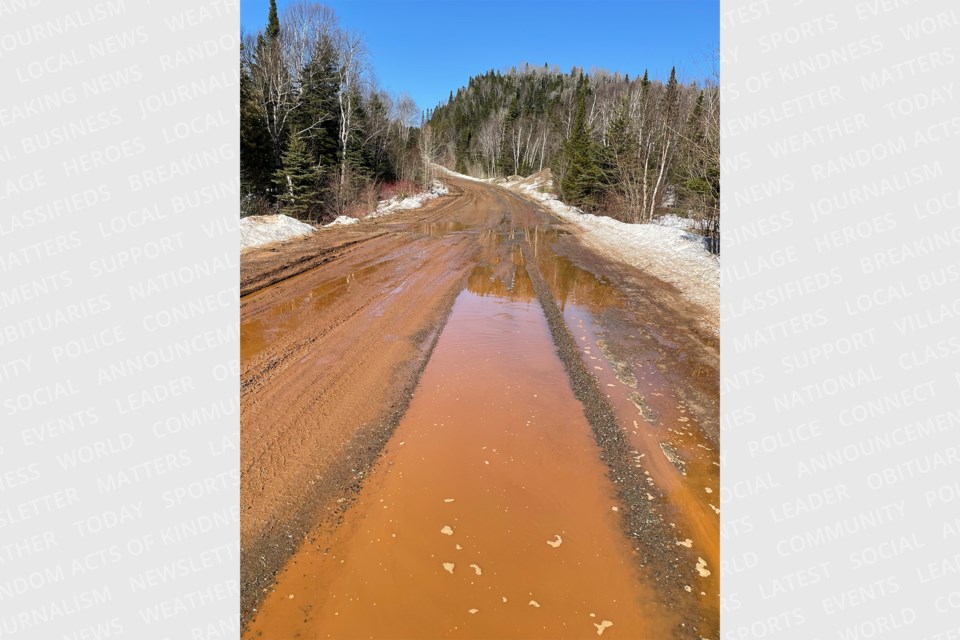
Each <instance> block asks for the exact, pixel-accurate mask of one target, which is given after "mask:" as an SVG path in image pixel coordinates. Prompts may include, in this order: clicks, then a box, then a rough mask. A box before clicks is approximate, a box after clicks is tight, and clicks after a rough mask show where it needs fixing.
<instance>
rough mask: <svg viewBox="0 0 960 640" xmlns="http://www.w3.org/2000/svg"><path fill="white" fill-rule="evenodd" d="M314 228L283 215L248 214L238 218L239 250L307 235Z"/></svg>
mask: <svg viewBox="0 0 960 640" xmlns="http://www.w3.org/2000/svg"><path fill="white" fill-rule="evenodd" d="M314 231H316V229H315V228H314V227H313V226H311V225H309V224H307V223H306V222H301V221H300V220H297V219H295V218H291V217H290V216H285V215H280V214H277V215H272V216H249V217H246V218H241V219H240V250H241V251H242V250H244V249H252V248H253V247H260V246H263V245H265V244H270V243H271V242H281V241H283V240H290V239H291V238H298V237H300V236H305V235H309V234H311V233H313V232H314Z"/></svg>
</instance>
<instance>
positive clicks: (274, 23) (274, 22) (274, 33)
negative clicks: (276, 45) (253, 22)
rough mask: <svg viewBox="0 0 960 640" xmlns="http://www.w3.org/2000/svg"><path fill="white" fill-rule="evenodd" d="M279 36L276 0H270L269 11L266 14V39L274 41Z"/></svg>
mask: <svg viewBox="0 0 960 640" xmlns="http://www.w3.org/2000/svg"><path fill="white" fill-rule="evenodd" d="M279 36H280V17H279V16H278V15H277V0H270V13H269V14H267V39H268V40H270V41H271V42H276V40H277V38H278V37H279Z"/></svg>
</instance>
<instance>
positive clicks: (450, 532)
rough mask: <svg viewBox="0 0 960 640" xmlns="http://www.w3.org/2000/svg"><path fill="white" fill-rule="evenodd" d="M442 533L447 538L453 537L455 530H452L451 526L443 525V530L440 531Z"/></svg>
mask: <svg viewBox="0 0 960 640" xmlns="http://www.w3.org/2000/svg"><path fill="white" fill-rule="evenodd" d="M440 533H442V534H443V535H445V536H452V535H453V529H451V528H450V525H448V524H445V525H443V528H442V529H440Z"/></svg>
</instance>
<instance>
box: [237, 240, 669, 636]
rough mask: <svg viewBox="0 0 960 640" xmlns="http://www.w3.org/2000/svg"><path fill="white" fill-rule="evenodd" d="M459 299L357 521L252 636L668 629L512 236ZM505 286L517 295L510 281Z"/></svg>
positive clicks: (316, 538) (273, 599) (325, 547)
mask: <svg viewBox="0 0 960 640" xmlns="http://www.w3.org/2000/svg"><path fill="white" fill-rule="evenodd" d="M492 242H494V243H495V244H499V247H500V259H499V260H497V259H496V256H493V255H491V256H486V258H487V260H486V261H485V263H484V264H481V265H479V266H478V267H477V268H476V269H475V270H474V272H473V274H471V276H470V282H471V284H470V286H469V291H464V292H462V293H461V294H460V295H459V297H458V298H457V300H456V302H455V304H454V307H453V310H452V312H451V314H450V318H449V320H448V322H447V324H446V326H445V328H444V329H443V332H442V333H441V335H440V338H439V341H438V342H437V345H436V348H435V350H434V352H433V355H432V356H431V358H430V361H429V363H428V364H427V366H426V368H425V370H424V372H423V376H422V378H421V379H420V383H419V385H418V386H417V390H416V392H415V394H414V397H413V399H412V401H411V403H410V406H409V408H408V410H407V412H406V414H405V415H404V417H403V419H402V421H401V423H400V425H399V426H398V427H397V430H396V432H395V434H394V435H393V437H392V439H391V440H390V444H389V445H388V448H387V451H386V452H385V454H384V457H383V459H382V460H381V462H380V464H379V465H378V466H377V467H376V468H375V469H374V471H373V473H372V474H371V475H370V477H369V478H368V479H367V480H366V481H365V483H364V485H363V488H362V490H361V491H360V494H359V496H358V497H357V503H356V504H355V506H353V507H352V508H351V509H350V510H349V511H348V512H347V513H346V514H345V516H344V517H345V524H344V525H343V526H341V527H339V528H338V529H336V530H333V531H332V532H330V533H328V532H324V531H318V532H316V533H315V534H314V535H313V536H311V537H310V539H309V541H308V542H307V543H305V544H304V545H303V547H302V548H301V549H300V551H299V552H298V553H297V555H296V556H294V558H293V559H292V561H291V562H290V563H289V564H288V565H287V569H286V570H285V571H284V573H283V574H281V576H280V577H279V580H278V582H277V586H276V588H275V589H274V590H273V591H272V592H271V593H270V594H269V595H268V596H267V599H266V600H265V602H264V604H263V605H262V607H261V608H260V612H259V613H258V615H257V617H256V618H255V619H254V620H253V621H252V623H251V626H250V628H249V629H248V630H247V633H246V634H245V635H244V637H245V638H247V639H249V640H252V639H254V638H260V637H262V638H273V639H279V638H296V637H303V638H359V637H364V638H381V639H389V640H393V639H397V638H437V639H439V638H503V639H504V640H506V639H509V638H516V639H528V638H563V637H595V636H596V635H597V627H598V623H600V627H601V628H602V629H606V628H607V627H611V628H610V629H609V631H608V633H609V637H611V638H617V637H620V638H665V637H669V629H671V628H673V627H675V626H676V624H677V620H676V617H675V615H674V613H673V612H672V611H669V610H664V608H663V607H662V605H661V604H660V602H659V597H658V593H657V592H656V590H655V585H654V583H653V581H652V579H650V580H649V581H647V580H646V579H645V577H644V576H643V575H642V574H640V573H638V572H637V571H636V567H635V565H634V558H633V556H632V545H630V544H628V541H627V540H626V539H625V538H624V537H623V534H622V531H621V529H620V521H619V516H618V513H617V511H616V498H615V494H614V490H613V486H612V485H611V483H610V481H609V479H608V477H607V469H606V467H605V466H604V464H603V463H602V461H601V460H600V455H599V452H598V450H597V447H596V444H595V443H594V441H593V436H592V434H591V431H590V426H589V424H588V423H587V421H586V418H585V417H584V413H583V408H582V406H581V405H580V403H579V402H578V401H577V400H576V398H575V397H574V395H573V393H572V390H571V388H570V383H569V380H568V379H567V376H566V373H565V371H564V369H563V365H562V364H561V362H560V360H559V359H558V358H557V356H556V353H555V347H554V344H553V340H552V337H551V335H550V331H549V328H548V326H547V322H546V319H545V318H544V316H543V313H542V312H541V310H540V307H539V305H538V304H535V303H531V302H530V300H532V299H533V292H532V287H531V285H530V280H529V277H528V276H527V273H526V269H525V265H524V263H523V257H522V253H521V252H520V247H519V246H518V245H517V244H515V243H514V244H513V245H512V246H510V244H511V243H512V242H513V239H512V238H511V237H510V236H509V235H506V236H504V237H502V238H501V239H500V241H492ZM498 291H502V292H503V295H500V294H499V293H497V292H498Z"/></svg>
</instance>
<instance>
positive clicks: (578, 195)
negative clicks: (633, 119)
mask: <svg viewBox="0 0 960 640" xmlns="http://www.w3.org/2000/svg"><path fill="white" fill-rule="evenodd" d="M587 90H588V83H587V80H586V78H584V77H583V76H581V77H580V87H579V90H578V96H577V113H576V116H575V118H574V122H573V129H572V131H571V132H570V138H569V139H568V140H567V141H566V143H565V144H564V146H563V158H564V160H565V162H566V173H565V174H564V176H563V180H562V181H561V182H560V197H561V199H562V200H564V201H565V202H567V203H569V204H572V205H574V206H577V207H583V208H591V207H594V206H596V204H597V201H598V198H599V195H600V190H601V173H600V167H599V165H598V163H597V154H596V149H595V147H594V143H593V141H592V140H591V138H590V128H589V126H588V125H587V115H586V113H587Z"/></svg>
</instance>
